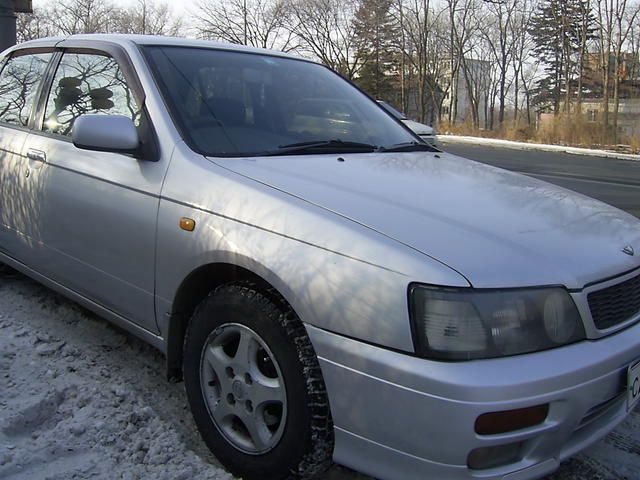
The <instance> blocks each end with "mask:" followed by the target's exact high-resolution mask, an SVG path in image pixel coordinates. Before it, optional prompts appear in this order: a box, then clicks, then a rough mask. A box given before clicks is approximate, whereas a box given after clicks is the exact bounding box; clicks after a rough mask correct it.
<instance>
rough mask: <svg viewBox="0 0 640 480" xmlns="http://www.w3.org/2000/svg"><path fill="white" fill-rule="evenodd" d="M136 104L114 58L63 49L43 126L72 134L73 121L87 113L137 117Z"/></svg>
mask: <svg viewBox="0 0 640 480" xmlns="http://www.w3.org/2000/svg"><path fill="white" fill-rule="evenodd" d="M139 112H140V109H139V106H138V105H137V103H136V101H135V99H134V97H133V93H132V92H131V89H130V88H129V86H128V85H127V82H126V80H125V78H124V75H123V73H122V70H120V68H119V67H118V64H117V63H116V61H115V60H114V59H113V58H111V57H109V56H107V55H100V54H93V53H91V54H89V53H65V54H64V56H63V57H62V60H61V61H60V65H59V66H58V70H57V71H56V74H55V77H54V79H53V84H52V86H51V93H50V94H49V99H48V101H47V108H46V111H45V117H44V125H43V127H42V128H43V130H44V131H45V132H50V133H56V134H60V135H71V129H72V128H73V122H74V121H75V120H76V119H77V118H78V117H79V116H80V115H84V114H86V113H98V114H105V115H125V116H127V117H129V118H131V119H132V120H134V122H138V120H139Z"/></svg>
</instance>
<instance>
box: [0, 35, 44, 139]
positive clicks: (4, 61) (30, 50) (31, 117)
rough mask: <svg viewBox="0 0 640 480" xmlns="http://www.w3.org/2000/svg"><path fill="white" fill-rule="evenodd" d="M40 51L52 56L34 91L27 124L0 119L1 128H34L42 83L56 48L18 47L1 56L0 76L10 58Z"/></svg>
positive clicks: (24, 130) (20, 129) (22, 129)
mask: <svg viewBox="0 0 640 480" xmlns="http://www.w3.org/2000/svg"><path fill="white" fill-rule="evenodd" d="M40 53H51V54H52V56H51V59H50V60H49V62H48V63H47V66H46V68H45V69H44V72H43V74H42V78H41V79H40V83H39V84H38V88H37V89H36V91H35V94H34V99H33V104H32V105H31V111H30V112H29V118H28V120H27V124H26V125H16V124H15V123H7V122H4V121H2V120H0V126H2V127H3V128H12V129H14V130H19V131H22V132H31V131H32V130H33V129H34V128H33V125H34V121H35V118H36V114H37V111H38V107H39V104H40V97H41V95H42V91H43V87H44V85H45V84H46V81H47V73H48V72H49V69H50V68H51V64H52V63H53V62H54V61H55V59H56V48H55V47H54V46H49V47H30V48H19V49H16V50H13V51H11V52H10V53H9V54H8V55H6V56H5V57H4V58H2V60H0V76H1V75H2V72H3V71H4V68H5V67H6V66H7V64H8V63H9V60H12V59H14V58H18V57H24V56H27V55H36V54H40Z"/></svg>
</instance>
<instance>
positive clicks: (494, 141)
mask: <svg viewBox="0 0 640 480" xmlns="http://www.w3.org/2000/svg"><path fill="white" fill-rule="evenodd" d="M436 139H437V140H439V141H441V142H444V143H472V144H474V145H484V146H487V147H502V148H511V149H514V150H544V151H547V152H563V153H570V154H573V155H590V156H594V157H606V158H617V159H621V160H636V161H640V155H632V154H629V153H619V152H612V151H609V150H597V149H593V148H578V147H567V146H563V145H545V144H542V143H525V142H513V141H511V140H500V139H498V138H482V137H468V136H463V135H437V136H436Z"/></svg>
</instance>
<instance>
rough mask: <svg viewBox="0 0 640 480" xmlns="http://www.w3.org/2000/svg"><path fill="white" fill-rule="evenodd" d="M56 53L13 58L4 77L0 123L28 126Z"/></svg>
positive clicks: (1, 79)
mask: <svg viewBox="0 0 640 480" xmlns="http://www.w3.org/2000/svg"><path fill="white" fill-rule="evenodd" d="M52 55H53V54H52V53H34V54H29V55H20V56H17V57H11V58H10V59H9V60H8V61H7V63H6V65H5V66H4V68H3V69H2V73H1V74H0V122H3V123H8V124H12V125H18V126H23V127H26V126H27V124H28V123H29V116H30V115H31V110H32V108H33V104H34V101H35V98H36V94H37V92H38V86H39V85H40V81H41V80H42V77H43V75H44V71H45V69H46V68H47V64H48V63H49V61H50V60H51V57H52Z"/></svg>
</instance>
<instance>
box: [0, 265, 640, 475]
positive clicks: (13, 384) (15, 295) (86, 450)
mask: <svg viewBox="0 0 640 480" xmlns="http://www.w3.org/2000/svg"><path fill="white" fill-rule="evenodd" d="M0 478H1V479H5V480H27V479H28V480H44V479H50V480H68V479H89V478H91V479H147V478H148V479H153V480H165V479H166V480H181V479H184V480H187V479H197V480H200V479H231V476H230V475H229V474H227V473H226V472H225V471H224V470H223V469H222V468H221V467H219V465H218V464H217V463H216V461H215V458H213V456H212V455H211V454H210V453H209V452H208V451H207V450H206V448H205V447H204V445H203V444H202V443H201V442H200V439H199V436H198V434H197V432H196V431H195V427H194V424H193V422H192V420H191V416H190V413H189V411H188V408H187V404H186V397H185V395H184V390H183V385H182V384H177V385H174V384H169V383H167V382H166V381H165V377H164V359H163V357H162V356H161V355H160V354H159V353H158V352H156V351H155V350H154V349H153V348H151V347H149V346H147V345H146V344H144V343H143V342H141V341H139V340H137V339H136V338H133V337H131V336H129V335H128V334H125V333H122V332H121V331H120V330H117V329H115V328H113V327H111V326H110V325H109V324H108V323H107V322H105V321H103V320H101V319H99V318H97V317H96V316H95V315H93V314H91V313H89V312H87V311H86V310H84V309H82V308H81V307H79V306H77V305H76V304H74V303H72V302H70V301H68V300H66V299H64V298H63V297H60V296H59V295H57V294H55V293H53V292H51V291H50V290H47V289H46V288H44V287H41V286H39V285H38V284H36V283H34V282H32V281H31V280H29V279H27V278H26V277H24V276H22V275H21V274H18V273H15V272H12V273H8V274H7V273H4V274H2V273H0ZM365 478H366V477H363V476H361V475H358V474H356V473H354V472H351V471H349V470H347V469H343V468H339V467H336V468H334V469H333V470H332V471H331V472H329V474H328V475H327V476H326V478H325V480H356V479H361V480H364V479H365ZM551 479H553V480H604V479H615V480H622V479H626V480H639V479H640V412H639V411H638V410H636V412H634V413H633V414H632V417H631V418H630V419H629V420H627V421H626V422H625V423H624V424H623V425H621V426H620V427H619V428H618V429H617V430H616V431H615V432H614V433H612V434H611V435H609V436H608V437H607V438H606V439H605V440H603V441H601V442H600V443H598V444H597V445H595V446H594V447H592V448H591V449H590V450H589V451H588V452H586V453H585V454H583V455H581V456H580V457H579V458H577V459H574V460H572V461H570V462H567V463H566V464H564V465H563V466H562V467H561V469H560V470H559V471H558V473H557V474H555V475H553V476H552V477H549V480H551ZM437 480H440V479H437Z"/></svg>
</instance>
